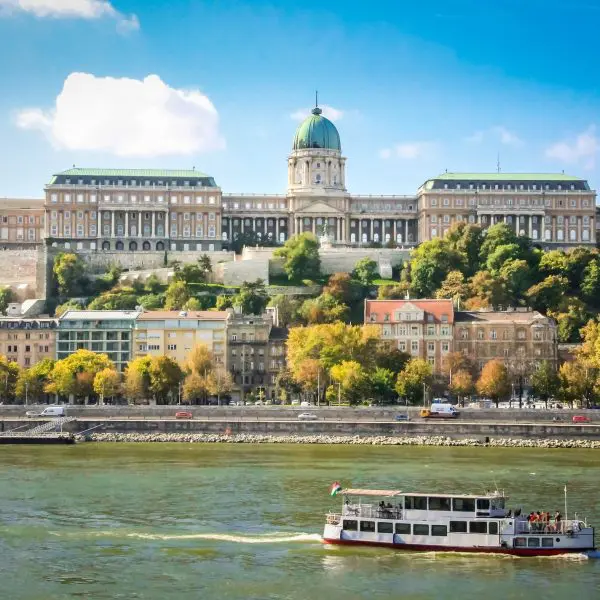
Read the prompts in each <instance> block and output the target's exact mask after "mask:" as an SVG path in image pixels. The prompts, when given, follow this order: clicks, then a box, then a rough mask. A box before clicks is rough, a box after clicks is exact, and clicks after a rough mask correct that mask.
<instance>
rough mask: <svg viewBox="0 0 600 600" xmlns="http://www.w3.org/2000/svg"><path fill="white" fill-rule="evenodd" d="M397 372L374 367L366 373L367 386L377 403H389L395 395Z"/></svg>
mask: <svg viewBox="0 0 600 600" xmlns="http://www.w3.org/2000/svg"><path fill="white" fill-rule="evenodd" d="M396 378H397V374H396V373H394V372H393V371H390V370H389V369H383V368H381V367H376V368H375V370H374V371H373V372H372V373H371V374H370V375H368V378H367V379H368V386H369V388H370V389H369V391H370V393H371V395H372V396H373V399H374V400H375V402H376V403H377V404H390V403H392V402H393V401H394V399H395V397H396V387H395V384H396Z"/></svg>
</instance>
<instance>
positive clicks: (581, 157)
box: [546, 125, 600, 169]
mask: <svg viewBox="0 0 600 600" xmlns="http://www.w3.org/2000/svg"><path fill="white" fill-rule="evenodd" d="M598 153H600V139H599V138H598V135H597V134H596V126H595V125H590V127H588V128H587V129H586V130H585V131H583V132H581V133H580V134H579V135H577V137H575V139H572V140H570V141H562V142H557V143H555V144H552V145H551V146H549V147H548V148H546V156H547V157H548V158H554V159H556V160H558V161H560V162H563V163H567V164H573V165H575V164H576V165H581V166H583V167H584V168H585V169H593V168H594V167H595V166H596V158H597V157H598Z"/></svg>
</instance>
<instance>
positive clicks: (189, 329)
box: [133, 310, 232, 368]
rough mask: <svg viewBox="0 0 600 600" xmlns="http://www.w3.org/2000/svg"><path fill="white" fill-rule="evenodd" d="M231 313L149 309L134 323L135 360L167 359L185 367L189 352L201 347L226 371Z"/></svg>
mask: <svg viewBox="0 0 600 600" xmlns="http://www.w3.org/2000/svg"><path fill="white" fill-rule="evenodd" d="M231 314H232V313H231V312H230V311H209V310H205V311H177V310H152V311H147V312H142V313H141V314H140V315H139V316H138V318H137V320H136V323H135V337H134V349H133V354H134V357H135V358H137V357H139V356H146V355H150V356H169V357H170V358H172V359H174V360H176V361H177V362H178V363H179V364H181V365H184V364H185V362H186V360H187V358H188V355H189V353H190V351H191V350H192V349H193V348H194V347H195V346H198V345H200V344H204V345H205V346H206V347H207V348H208V349H209V350H210V351H211V352H212V353H213V355H214V357H215V363H216V364H219V365H222V366H223V367H224V368H227V352H226V347H227V336H226V328H227V326H228V322H229V320H230V318H231Z"/></svg>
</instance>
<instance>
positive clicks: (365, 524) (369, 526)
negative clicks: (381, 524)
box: [360, 521, 375, 532]
mask: <svg viewBox="0 0 600 600" xmlns="http://www.w3.org/2000/svg"><path fill="white" fill-rule="evenodd" d="M360 530H361V531H369V532H374V531H375V521H361V522H360Z"/></svg>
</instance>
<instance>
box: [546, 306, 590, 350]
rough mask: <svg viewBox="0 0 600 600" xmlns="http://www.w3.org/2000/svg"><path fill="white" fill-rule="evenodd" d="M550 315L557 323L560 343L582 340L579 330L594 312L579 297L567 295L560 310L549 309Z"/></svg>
mask: <svg viewBox="0 0 600 600" xmlns="http://www.w3.org/2000/svg"><path fill="white" fill-rule="evenodd" d="M548 315H549V316H550V317H552V318H553V319H554V320H555V321H556V323H557V338H558V341H559V342H560V343H563V344H564V343H577V342H580V341H581V335H580V333H579V330H580V329H581V328H582V327H583V326H584V325H585V324H586V323H587V322H588V320H589V319H590V318H591V317H592V314H591V313H590V312H589V310H588V309H587V307H586V305H585V304H584V303H583V302H582V301H581V300H580V299H579V298H572V297H570V296H566V297H565V298H563V300H562V302H561V305H560V306H559V309H558V311H552V310H551V311H548Z"/></svg>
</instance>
